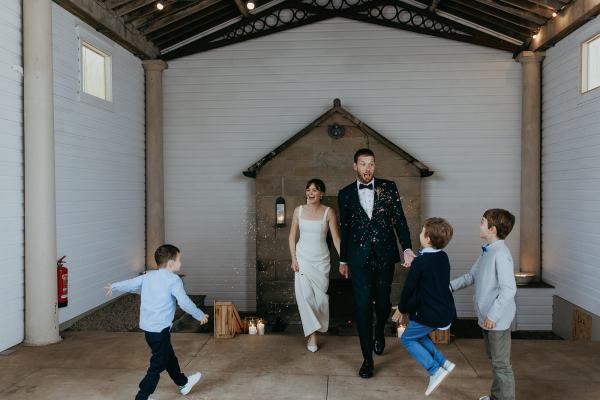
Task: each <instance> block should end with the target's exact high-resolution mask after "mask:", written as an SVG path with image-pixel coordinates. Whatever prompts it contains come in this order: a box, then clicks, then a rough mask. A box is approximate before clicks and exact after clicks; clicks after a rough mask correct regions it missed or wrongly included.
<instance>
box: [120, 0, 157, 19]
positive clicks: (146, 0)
mask: <svg viewBox="0 0 600 400" xmlns="http://www.w3.org/2000/svg"><path fill="white" fill-rule="evenodd" d="M156 1H157V0H133V1H128V2H125V3H120V4H119V5H113V6H112V9H113V10H115V12H116V13H117V15H118V16H119V17H122V16H124V15H127V14H129V13H131V12H133V11H135V10H138V9H140V8H143V7H146V6H148V5H150V4H152V3H155V2H156ZM154 9H155V10H156V7H155V8H154Z"/></svg>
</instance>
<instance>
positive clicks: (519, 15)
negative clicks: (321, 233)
mask: <svg viewBox="0 0 600 400" xmlns="http://www.w3.org/2000/svg"><path fill="white" fill-rule="evenodd" d="M65 1H67V0H62V2H63V3H64V2H65ZM71 1H73V0H71ZM96 2H100V3H104V6H105V8H106V9H107V10H108V11H109V12H111V13H112V14H114V15H115V16H117V17H118V18H120V19H121V20H122V22H123V23H124V24H125V25H126V26H127V27H128V28H129V29H131V30H133V31H135V32H136V33H139V34H140V35H141V36H143V37H144V38H145V39H146V40H147V41H149V42H151V44H153V45H154V46H155V47H156V48H157V49H158V54H159V57H160V58H163V59H173V58H177V57H182V56H186V55H190V54H194V53H198V52H202V51H206V50H209V49H213V48H217V47H222V46H226V45H229V44H232V43H238V42H241V41H244V40H249V39H253V38H256V37H260V36H264V35H268V34H272V33H275V32H279V31H283V30H286V29H290V28H294V27H297V26H302V25H307V24H311V23H314V22H318V21H322V20H325V19H328V18H334V17H342V18H348V19H354V20H360V21H364V22H368V23H373V24H377V25H384V26H389V27H392V28H397V29H403V30H410V31H414V32H420V33H424V34H430V35H434V36H439V37H445V38H448V39H453V40H459V41H464V42H469V43H475V44H478V45H483V46H488V47H493V48H497V49H501V50H505V51H509V52H513V53H516V52H519V51H522V50H526V49H527V48H528V47H529V44H530V41H531V40H532V37H533V35H534V34H536V33H537V32H538V31H539V29H540V27H542V26H544V25H545V24H546V23H547V22H548V21H550V20H551V19H552V18H553V15H555V13H556V14H560V13H561V12H563V11H564V9H565V7H568V6H569V3H571V0H257V1H256V2H255V3H256V8H255V9H254V10H252V11H249V10H248V9H247V8H246V0H162V1H161V2H162V3H163V5H164V8H163V9H162V10H159V9H158V8H157V2H158V1H157V0H96ZM59 3H60V2H59Z"/></svg>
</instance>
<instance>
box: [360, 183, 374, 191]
mask: <svg viewBox="0 0 600 400" xmlns="http://www.w3.org/2000/svg"><path fill="white" fill-rule="evenodd" d="M363 189H369V190H373V184H372V183H369V184H368V185H363V184H362V183H359V184H358V190H363Z"/></svg>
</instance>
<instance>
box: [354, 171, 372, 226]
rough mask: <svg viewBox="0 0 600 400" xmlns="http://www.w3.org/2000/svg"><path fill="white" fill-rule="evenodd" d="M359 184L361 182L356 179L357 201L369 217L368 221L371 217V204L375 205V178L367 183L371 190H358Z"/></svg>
mask: <svg viewBox="0 0 600 400" xmlns="http://www.w3.org/2000/svg"><path fill="white" fill-rule="evenodd" d="M361 183H362V182H361V181H359V180H358V179H357V180H356V187H357V189H358V200H359V201H360V205H361V207H362V208H363V210H365V212H366V213H367V215H368V216H369V219H371V218H372V217H373V204H374V203H375V178H373V179H371V182H369V183H367V185H373V190H370V189H359V187H360V184H361Z"/></svg>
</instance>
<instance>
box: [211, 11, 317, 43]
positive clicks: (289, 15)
mask: <svg viewBox="0 0 600 400" xmlns="http://www.w3.org/2000/svg"><path fill="white" fill-rule="evenodd" d="M317 15H318V14H317V13H316V12H314V11H308V10H305V9H299V8H294V7H287V8H282V9H278V10H274V11H273V12H272V13H269V14H267V15H262V16H258V17H257V18H256V19H254V20H252V21H249V22H248V23H245V24H242V25H240V26H237V27H236V28H235V29H232V30H231V31H229V32H227V33H226V34H225V35H223V36H220V37H218V38H215V39H214V40H213V41H216V42H218V41H221V40H236V39H239V38H241V37H245V36H249V35H253V34H260V33H263V32H265V31H271V30H273V29H276V28H281V27H284V26H287V25H296V24H300V25H302V24H303V23H306V22H312V21H311V20H312V17H315V16H317Z"/></svg>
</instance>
